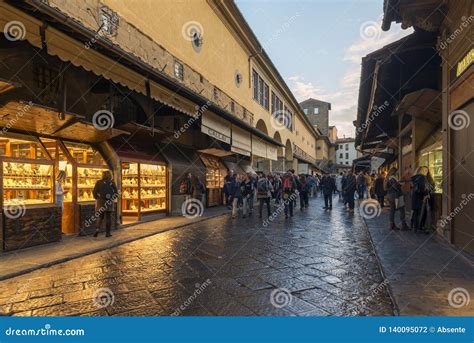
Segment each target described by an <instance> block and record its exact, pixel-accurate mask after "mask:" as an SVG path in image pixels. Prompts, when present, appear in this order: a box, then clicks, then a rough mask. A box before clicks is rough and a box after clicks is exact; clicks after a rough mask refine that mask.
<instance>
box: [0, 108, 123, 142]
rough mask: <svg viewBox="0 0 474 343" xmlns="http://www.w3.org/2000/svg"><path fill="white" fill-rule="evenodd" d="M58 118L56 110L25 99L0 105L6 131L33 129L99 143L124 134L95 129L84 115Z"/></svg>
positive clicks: (68, 115) (37, 131)
mask: <svg viewBox="0 0 474 343" xmlns="http://www.w3.org/2000/svg"><path fill="white" fill-rule="evenodd" d="M63 115H64V119H59V112H58V111H57V109H53V108H50V107H46V106H42V105H38V104H34V103H32V102H24V101H10V102H8V103H7V104H6V105H4V106H2V107H0V126H1V127H4V128H5V129H6V130H10V129H13V130H17V131H23V132H34V133H36V134H38V135H45V136H53V137H61V138H66V139H71V140H75V141H77V140H82V141H87V142H89V143H98V142H102V141H104V140H107V139H110V138H112V137H115V136H118V135H122V134H126V132H125V131H122V130H118V129H114V128H112V129H107V130H102V131H101V130H97V129H96V128H95V127H94V125H92V123H88V122H85V121H84V119H83V118H84V117H83V116H81V115H78V114H75V113H69V112H66V113H64V114H63Z"/></svg>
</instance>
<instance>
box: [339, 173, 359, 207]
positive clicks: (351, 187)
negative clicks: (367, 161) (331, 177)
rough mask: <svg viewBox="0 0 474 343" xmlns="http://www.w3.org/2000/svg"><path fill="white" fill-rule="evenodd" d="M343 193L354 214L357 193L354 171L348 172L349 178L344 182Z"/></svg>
mask: <svg viewBox="0 0 474 343" xmlns="http://www.w3.org/2000/svg"><path fill="white" fill-rule="evenodd" d="M342 191H343V192H344V201H345V202H347V203H348V204H349V211H351V212H354V193H355V191H356V178H355V176H354V174H353V173H352V170H349V171H348V172H347V176H346V177H345V178H344V180H342Z"/></svg>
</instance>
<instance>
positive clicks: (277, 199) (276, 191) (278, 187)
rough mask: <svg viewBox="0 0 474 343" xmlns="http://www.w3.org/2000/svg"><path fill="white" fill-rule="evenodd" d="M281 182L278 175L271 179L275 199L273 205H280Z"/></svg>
mask: <svg viewBox="0 0 474 343" xmlns="http://www.w3.org/2000/svg"><path fill="white" fill-rule="evenodd" d="M282 187H283V185H282V181H281V177H280V175H279V174H277V175H275V178H274V179H273V193H274V198H275V205H280V203H281V192H282Z"/></svg>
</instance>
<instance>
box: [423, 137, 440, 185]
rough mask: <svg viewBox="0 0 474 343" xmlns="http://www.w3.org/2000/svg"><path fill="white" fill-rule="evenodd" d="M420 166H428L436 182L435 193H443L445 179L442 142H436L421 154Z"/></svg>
mask: <svg viewBox="0 0 474 343" xmlns="http://www.w3.org/2000/svg"><path fill="white" fill-rule="evenodd" d="M419 165H420V166H427V167H428V168H429V170H430V174H431V176H432V177H433V180H434V182H435V193H442V181H443V149H442V147H441V145H440V144H435V145H434V146H431V147H429V148H427V149H425V150H423V151H422V152H421V154H420V159H419Z"/></svg>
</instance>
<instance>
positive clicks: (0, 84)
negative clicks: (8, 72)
mask: <svg viewBox="0 0 474 343" xmlns="http://www.w3.org/2000/svg"><path fill="white" fill-rule="evenodd" d="M17 86H18V85H16V84H15V83H13V82H11V81H9V80H5V79H2V78H0V95H2V94H5V93H7V92H9V91H11V90H13V89H15V88H17Z"/></svg>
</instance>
